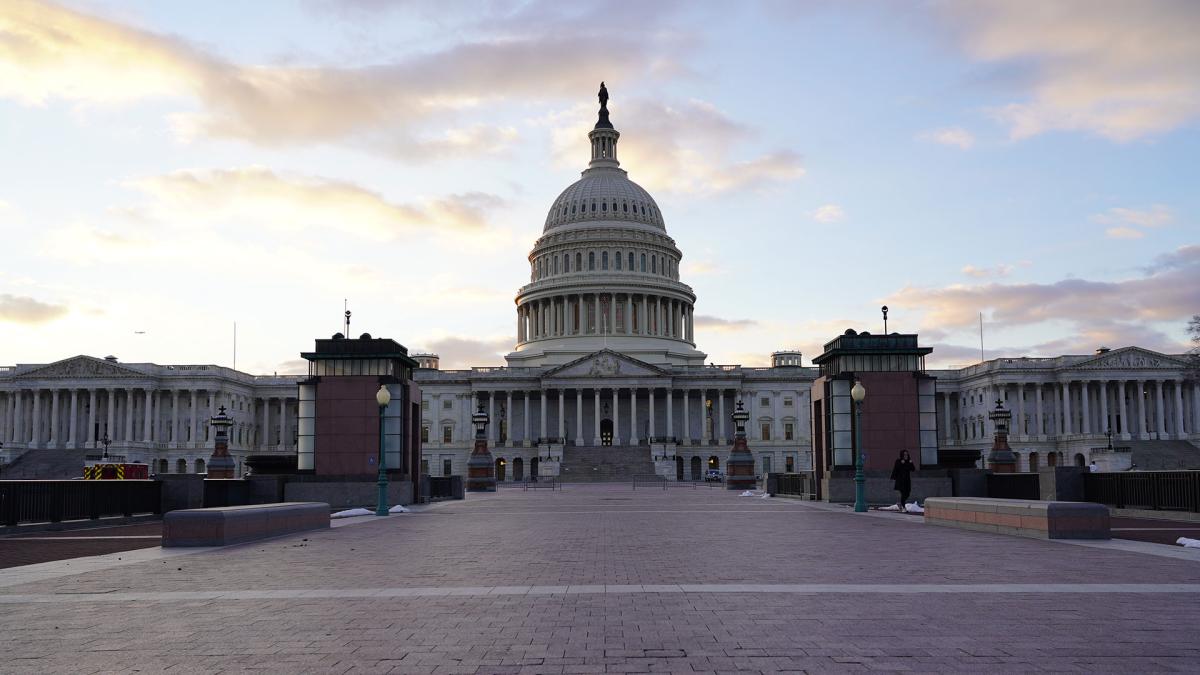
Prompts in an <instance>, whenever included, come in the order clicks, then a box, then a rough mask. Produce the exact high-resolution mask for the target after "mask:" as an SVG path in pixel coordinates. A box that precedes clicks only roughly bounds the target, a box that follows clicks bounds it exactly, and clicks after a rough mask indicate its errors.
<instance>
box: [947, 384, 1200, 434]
mask: <svg viewBox="0 0 1200 675" xmlns="http://www.w3.org/2000/svg"><path fill="white" fill-rule="evenodd" d="M997 400H1000V401H1003V402H1004V406H1005V408H1007V409H1008V410H1009V411H1010V412H1011V413H1012V415H1013V417H1012V431H1011V435H1013V436H1016V437H1069V436H1081V435H1082V436H1103V435H1105V434H1106V433H1107V432H1108V431H1110V430H1111V431H1112V433H1113V436H1114V438H1119V439H1125V440H1130V439H1138V440H1148V439H1152V438H1154V439H1160V440H1167V439H1185V438H1187V437H1188V436H1190V435H1194V434H1200V383H1197V382H1185V381H1184V380H1183V379H1182V378H1179V377H1175V378H1168V379H1148V378H1129V379H1125V378H1120V379H1117V378H1112V379H1095V380H1091V379H1087V380H1070V381H1066V382H1049V383H1015V384H1014V383H1008V384H989V385H985V386H982V387H975V388H969V389H964V390H963V391H961V392H953V391H952V392H944V393H943V394H942V396H941V397H940V402H939V407H940V412H941V415H942V420H941V424H940V425H939V426H940V427H941V430H942V431H941V436H942V438H943V440H947V441H964V442H965V441H972V440H990V439H991V436H992V434H993V429H992V428H991V422H990V420H988V413H989V412H990V411H991V410H992V409H993V408H995V405H996V401H997Z"/></svg>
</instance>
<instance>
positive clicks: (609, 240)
mask: <svg viewBox="0 0 1200 675" xmlns="http://www.w3.org/2000/svg"><path fill="white" fill-rule="evenodd" d="M607 104H608V90H607V89H606V88H605V87H604V84H603V83H601V85H600V112H599V117H598V119H597V121H596V125H595V127H594V128H593V129H592V130H591V131H590V132H588V139H589V140H590V141H591V157H590V159H589V161H588V166H587V168H586V169H585V170H584V171H583V173H582V175H581V177H580V179H579V180H577V181H575V182H574V183H572V184H571V185H570V186H568V187H567V188H566V189H565V190H563V191H562V193H560V194H559V195H558V198H557V199H555V200H554V202H553V203H552V204H551V206H550V210H549V212H548V213H547V214H546V223H545V227H543V229H542V236H541V237H539V238H538V240H537V242H535V243H534V246H533V250H532V251H530V253H529V270H530V274H529V281H530V283H529V284H527V285H525V286H523V287H522V288H521V289H520V290H519V291H518V292H517V297H516V305H517V346H516V350H515V351H513V352H512V353H511V354H509V355H508V356H507V360H508V363H509V365H510V366H542V365H554V364H559V363H567V362H569V361H572V360H574V359H576V358H579V357H581V356H586V355H588V354H591V353H593V352H596V351H598V350H600V349H605V348H607V349H611V350H613V351H617V352H619V353H622V354H626V355H628V356H631V357H633V358H637V359H639V360H642V361H646V362H648V363H656V364H673V365H700V364H703V363H704V359H705V354H703V353H702V352H700V351H698V350H697V349H696V346H695V337H694V331H693V328H694V326H693V320H692V310H693V306H694V305H695V302H696V296H695V294H694V293H693V292H692V289H691V288H690V287H689V286H687V285H686V284H684V283H682V282H681V281H680V280H679V261H680V260H681V259H682V258H683V253H682V252H681V251H680V250H679V248H678V247H676V246H675V240H674V239H672V238H671V237H669V236H668V235H667V228H666V224H665V222H664V219H663V215H662V212H661V211H660V210H659V208H658V204H657V203H656V202H655V201H654V198H653V197H652V196H650V193H649V192H647V191H646V190H645V189H644V188H643V187H642V186H640V185H638V184H637V183H635V182H633V181H632V180H630V179H629V177H628V174H627V173H626V171H625V170H624V169H622V168H621V164H620V162H619V161H618V160H617V141H618V140H619V139H620V137H621V133H620V132H619V131H617V130H616V129H615V128H614V127H613V125H612V123H611V122H610V121H609V119H608V105H607Z"/></svg>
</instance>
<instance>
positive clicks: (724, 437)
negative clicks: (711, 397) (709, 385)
mask: <svg viewBox="0 0 1200 675" xmlns="http://www.w3.org/2000/svg"><path fill="white" fill-rule="evenodd" d="M717 401H718V403H717V414H718V416H719V417H720V418H721V445H725V444H726V443H728V442H729V434H728V433H726V431H725V390H724V389H718V390H717Z"/></svg>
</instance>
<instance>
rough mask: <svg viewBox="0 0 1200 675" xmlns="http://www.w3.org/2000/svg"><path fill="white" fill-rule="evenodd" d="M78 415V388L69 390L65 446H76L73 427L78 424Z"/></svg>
mask: <svg viewBox="0 0 1200 675" xmlns="http://www.w3.org/2000/svg"><path fill="white" fill-rule="evenodd" d="M78 415H79V390H78V389H72V390H71V417H70V418H69V420H68V422H69V423H68V424H67V447H68V448H75V447H78V446H77V445H76V443H75V427H76V425H77V424H78V419H79V418H78Z"/></svg>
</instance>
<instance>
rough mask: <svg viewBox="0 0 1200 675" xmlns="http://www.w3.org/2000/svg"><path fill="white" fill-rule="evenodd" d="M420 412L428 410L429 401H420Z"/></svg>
mask: <svg viewBox="0 0 1200 675" xmlns="http://www.w3.org/2000/svg"><path fill="white" fill-rule="evenodd" d="M421 410H429V401H421Z"/></svg>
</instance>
